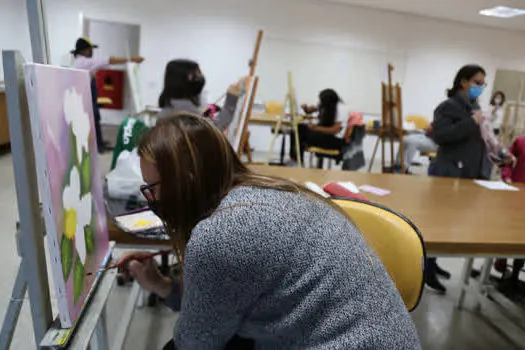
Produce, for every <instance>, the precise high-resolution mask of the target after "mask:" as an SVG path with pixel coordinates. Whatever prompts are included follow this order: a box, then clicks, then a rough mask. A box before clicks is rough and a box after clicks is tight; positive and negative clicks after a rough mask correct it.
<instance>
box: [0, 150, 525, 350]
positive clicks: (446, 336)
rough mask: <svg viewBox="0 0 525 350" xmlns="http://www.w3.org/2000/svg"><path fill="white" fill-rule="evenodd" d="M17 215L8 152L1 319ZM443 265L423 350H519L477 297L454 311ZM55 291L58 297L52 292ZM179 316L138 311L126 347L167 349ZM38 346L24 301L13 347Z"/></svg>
mask: <svg viewBox="0 0 525 350" xmlns="http://www.w3.org/2000/svg"><path fill="white" fill-rule="evenodd" d="M262 159H264V157H262ZM100 160H101V169H108V168H109V163H110V160H111V155H110V154H104V155H102V156H101V158H100ZM375 168H376V170H378V168H379V166H378V165H377V164H376V165H375ZM415 171H416V172H417V173H424V171H425V170H424V167H423V168H416V169H415ZM17 217H18V212H17V207H16V195H15V187H14V178H13V169H12V159H11V155H10V154H9V153H7V154H5V153H4V154H3V155H0V222H1V223H2V225H1V226H0V256H1V260H0V261H1V264H2V267H3V268H2V269H0V281H1V282H0V317H1V318H2V319H3V317H4V314H5V311H6V307H7V304H8V303H9V300H10V297H11V288H12V285H13V283H14V279H15V276H16V273H17V269H18V264H19V262H20V259H19V257H18V255H17V251H16V243H15V237H14V233H15V224H16V221H17ZM439 262H440V265H442V266H443V267H445V268H446V269H448V270H449V271H450V272H451V273H452V276H453V277H452V279H451V280H450V281H447V282H444V283H445V284H446V286H447V288H448V294H447V295H445V296H438V295H436V294H434V293H432V292H431V291H425V293H424V295H423V299H422V301H421V304H420V306H419V307H418V309H417V310H416V311H414V312H413V313H412V317H413V319H414V321H415V323H416V326H417V329H418V331H419V335H420V338H421V342H422V345H423V349H458V350H459V349H478V350H483V349H487V350H489V349H519V347H517V346H516V345H514V344H513V343H512V342H510V341H509V340H508V339H507V338H506V337H505V336H504V335H502V334H501V333H500V332H499V331H498V330H497V329H495V328H494V327H493V326H492V325H491V323H490V322H489V321H488V320H489V319H492V320H493V321H495V320H496V319H495V318H493V317H492V316H491V315H488V319H487V318H485V317H482V316H480V315H479V314H477V313H476V312H475V311H473V306H474V304H473V300H472V298H468V297H467V303H466V306H465V308H464V309H463V310H457V309H455V307H454V302H455V300H456V299H457V296H458V294H459V287H458V286H459V275H460V271H461V267H462V259H452V258H442V259H439ZM479 263H480V262H478V265H479ZM48 271H49V269H48ZM129 289H130V288H129V287H126V286H125V287H119V286H115V287H114V289H113V291H112V294H111V297H110V300H109V301H108V305H107V310H106V312H107V315H108V331H109V335H110V339H111V334H112V332H113V331H114V330H115V328H116V325H117V324H118V322H119V321H120V313H121V310H122V309H123V307H124V304H125V302H126V299H127V298H126V296H127V294H128V293H129ZM51 293H52V294H53V295H54V292H53V290H52V291H51ZM54 307H55V305H54ZM55 314H56V307H55ZM176 317H177V315H176V314H174V313H172V312H171V311H169V310H167V309H165V308H163V307H156V308H148V307H145V308H142V309H137V310H136V312H135V316H134V318H133V321H132V324H131V328H130V331H129V333H128V338H127V341H126V345H125V349H126V350H135V349H136V350H138V349H160V348H162V345H163V344H164V343H165V342H166V341H167V340H168V339H169V338H170V337H171V333H172V329H173V324H174V322H175V320H176ZM495 322H497V321H495ZM34 348H35V344H34V339H33V331H32V323H31V317H30V312H29V303H28V302H25V303H24V307H23V309H22V312H21V314H20V319H19V324H18V327H17V329H16V332H15V335H14V340H13V343H12V349H17V350H18V349H19V350H25V349H34Z"/></svg>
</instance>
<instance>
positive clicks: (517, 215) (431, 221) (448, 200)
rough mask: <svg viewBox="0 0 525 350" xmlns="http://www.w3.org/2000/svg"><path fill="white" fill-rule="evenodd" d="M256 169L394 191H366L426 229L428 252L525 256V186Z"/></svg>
mask: <svg viewBox="0 0 525 350" xmlns="http://www.w3.org/2000/svg"><path fill="white" fill-rule="evenodd" d="M251 168H252V169H253V170H255V171H257V172H259V173H262V174H266V175H275V176H280V177H283V178H287V179H293V180H296V181H298V182H301V183H304V182H305V181H312V182H315V183H317V184H318V185H320V186H322V185H324V184H326V183H328V182H330V181H352V182H354V183H355V184H356V185H357V186H360V185H365V184H366V185H372V186H376V187H380V188H384V189H388V190H390V191H392V193H391V194H390V195H387V196H384V197H378V196H374V195H372V194H368V193H363V194H364V195H365V196H366V197H367V198H369V199H370V200H372V201H374V202H377V203H379V204H383V205H385V206H387V207H389V208H391V209H393V210H396V211H398V212H400V213H402V214H404V215H405V216H407V217H408V218H410V219H411V220H412V221H413V222H414V224H416V226H417V227H418V228H419V229H420V231H421V233H422V234H423V237H424V240H425V242H426V246H427V251H428V252H429V253H430V254H437V255H448V254H457V255H470V254H477V255H498V254H501V255H511V256H517V255H525V216H524V215H523V198H524V197H523V196H524V193H525V186H523V185H518V184H513V185H514V186H517V187H519V188H520V191H519V192H505V191H490V190H488V189H485V188H482V187H480V186H478V185H476V184H475V183H474V182H473V181H472V180H461V179H450V178H436V177H427V176H407V175H394V174H368V173H358V172H349V171H336V170H332V171H327V170H317V169H298V168H282V167H267V166H252V167H251Z"/></svg>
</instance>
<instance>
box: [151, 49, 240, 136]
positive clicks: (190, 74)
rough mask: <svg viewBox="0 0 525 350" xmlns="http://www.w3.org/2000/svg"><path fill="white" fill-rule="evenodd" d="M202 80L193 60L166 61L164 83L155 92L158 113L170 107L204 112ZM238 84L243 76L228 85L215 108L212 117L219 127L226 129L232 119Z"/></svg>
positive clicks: (235, 105)
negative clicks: (216, 111) (217, 107)
mask: <svg viewBox="0 0 525 350" xmlns="http://www.w3.org/2000/svg"><path fill="white" fill-rule="evenodd" d="M205 84H206V79H205V78H204V75H203V74H202V72H201V69H200V67H199V64H198V63H197V62H195V61H191V60H185V59H176V60H173V61H170V62H168V64H167V65H166V71H165V73H164V87H163V89H162V92H161V94H160V96H159V107H160V108H162V109H163V110H164V111H163V112H161V113H160V115H159V117H162V116H163V115H164V114H166V113H167V114H169V113H170V111H173V110H175V111H186V112H190V113H195V114H198V115H203V114H206V106H202V101H201V94H202V90H203V89H204V85H205ZM242 84H243V79H241V80H240V81H239V82H238V83H236V84H232V85H230V87H229V88H228V91H227V93H226V99H225V102H224V106H223V107H222V108H220V109H219V110H220V112H219V113H218V115H217V116H216V118H215V119H214V120H213V122H214V123H215V125H217V127H218V128H219V129H221V130H225V129H227V128H228V126H229V125H230V123H231V122H232V120H233V116H234V114H235V109H236V107H237V101H238V99H239V95H240V92H241V87H242V86H241V85H242Z"/></svg>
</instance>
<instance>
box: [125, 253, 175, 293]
mask: <svg viewBox="0 0 525 350" xmlns="http://www.w3.org/2000/svg"><path fill="white" fill-rule="evenodd" d="M150 255H151V253H149V252H132V253H128V254H125V255H124V256H123V257H121V258H120V259H119V261H118V263H119V264H121V265H122V267H121V268H120V271H121V272H122V273H123V274H124V278H126V279H129V276H130V275H131V276H133V277H134V278H135V279H136V280H137V282H138V284H140V286H141V287H142V288H143V289H145V290H147V291H148V292H152V293H155V294H157V295H159V296H160V297H162V298H167V297H168V296H169V295H170V294H171V291H172V288H173V281H172V280H171V279H170V278H169V277H166V276H162V275H161V274H160V272H159V269H158V266H157V263H156V262H155V259H153V258H149V259H145V258H146V257H150Z"/></svg>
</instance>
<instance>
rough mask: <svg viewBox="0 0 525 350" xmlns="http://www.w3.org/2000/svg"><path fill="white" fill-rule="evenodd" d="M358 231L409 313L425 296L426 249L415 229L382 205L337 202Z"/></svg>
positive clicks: (346, 200) (339, 200)
mask: <svg viewBox="0 0 525 350" xmlns="http://www.w3.org/2000/svg"><path fill="white" fill-rule="evenodd" d="M334 202H335V203H336V204H337V205H339V206H340V207H341V208H343V210H344V211H345V213H346V214H347V215H348V216H349V217H350V218H351V219H352V221H353V222H354V224H355V225H356V226H357V227H358V228H359V230H360V232H361V234H362V235H363V237H364V239H365V241H366V242H367V243H368V244H369V245H370V246H371V247H372V248H373V250H374V252H375V253H376V255H377V257H378V258H379V259H380V260H381V262H382V263H383V265H384V266H385V268H386V270H387V271H388V274H389V275H390V277H391V278H392V280H393V281H394V284H395V285H396V287H397V290H398V291H399V294H400V295H401V297H402V298H403V301H404V302H405V306H406V307H407V309H408V310H409V311H412V310H414V309H415V308H416V307H417V305H418V303H419V300H420V299H421V295H422V293H423V277H424V268H425V258H426V254H425V245H424V243H423V239H422V237H421V234H420V232H419V231H418V229H417V228H416V226H415V225H414V224H413V223H412V222H410V220H408V219H407V218H406V217H404V216H403V215H401V214H399V213H396V212H394V211H392V210H390V209H388V208H385V207H383V206H381V205H378V204H374V203H371V202H364V201H359V200H355V199H334Z"/></svg>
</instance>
